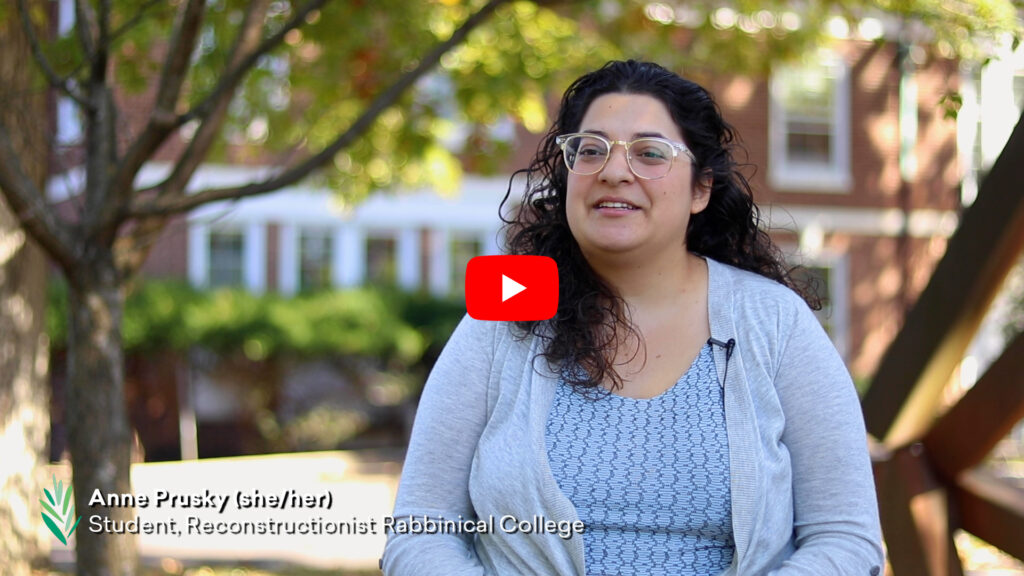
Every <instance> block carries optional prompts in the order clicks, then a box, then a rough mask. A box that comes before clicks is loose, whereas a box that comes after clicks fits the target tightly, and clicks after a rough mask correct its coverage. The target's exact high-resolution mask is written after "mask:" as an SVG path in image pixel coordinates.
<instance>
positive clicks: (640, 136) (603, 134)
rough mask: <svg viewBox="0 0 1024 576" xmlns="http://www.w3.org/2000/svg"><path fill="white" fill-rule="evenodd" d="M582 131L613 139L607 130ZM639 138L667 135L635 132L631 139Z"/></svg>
mask: <svg viewBox="0 0 1024 576" xmlns="http://www.w3.org/2000/svg"><path fill="white" fill-rule="evenodd" d="M581 133H583V134H596V135H598V136H604V137H605V138H608V139H609V140H610V139H611V136H609V135H608V133H607V132H605V131H604V130H581ZM637 138H666V136H665V135H664V134H662V133H661V132H634V133H633V136H632V137H631V138H630V139H631V140H636V139H637Z"/></svg>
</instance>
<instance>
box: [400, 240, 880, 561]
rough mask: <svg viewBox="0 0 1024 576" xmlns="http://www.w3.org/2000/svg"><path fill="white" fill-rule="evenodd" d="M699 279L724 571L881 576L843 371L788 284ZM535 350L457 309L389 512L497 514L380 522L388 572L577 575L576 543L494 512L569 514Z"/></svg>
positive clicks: (725, 274) (527, 516)
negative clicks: (443, 522) (722, 426)
mask: <svg viewBox="0 0 1024 576" xmlns="http://www.w3.org/2000/svg"><path fill="white" fill-rule="evenodd" d="M708 274H709V282H708V283H709V287H708V311H709V316H710V323H711V335H712V338H713V339H714V340H715V341H717V342H719V343H721V345H719V346H716V347H715V363H716V366H717V369H718V377H719V380H720V382H721V383H722V385H723V386H724V389H725V410H726V425H727V433H728V439H729V454H730V470H731V474H732V476H731V492H732V494H731V496H732V511H733V531H734V537H735V541H736V555H735V557H734V561H733V565H732V567H730V569H729V570H727V571H726V572H725V573H724V574H725V575H726V576H760V575H775V576H784V575H786V576H788V575H793V576H795V575H807V576H829V575H856V576H875V575H877V574H879V573H880V572H881V566H882V562H883V557H882V549H881V534H880V528H879V522H878V509H877V503H876V499H875V490H874V483H873V480H872V474H871V465H870V462H869V459H868V452H867V443H866V435H865V431H864V423H863V419H862V416H861V411H860V403H859V401H858V398H857V395H856V392H855V390H854V387H853V384H852V382H851V381H850V376H849V373H848V372H847V370H846V367H845V366H844V364H843V362H842V360H841V359H840V357H839V355H838V354H837V353H836V351H835V348H833V346H832V344H831V342H830V341H829V340H828V337H827V335H826V334H825V333H824V331H823V330H822V328H821V326H820V325H819V323H818V322H817V320H816V319H815V317H814V315H813V314H812V313H811V311H810V309H809V308H808V307H807V306H806V304H804V302H803V301H802V300H801V299H800V298H799V297H798V296H797V295H796V294H794V293H793V292H792V291H790V290H789V289H787V288H785V287H783V286H782V285H780V284H778V283H776V282H773V281H771V280H768V279H765V278H763V277H761V276H758V275H756V274H752V273H749V272H744V271H741V270H738V269H736V268H732V267H730V266H726V265H724V264H720V263H717V262H715V261H712V260H710V259H709V260H708ZM540 346H541V342H540V341H539V339H537V338H532V337H527V338H522V337H517V336H516V333H515V331H514V330H513V329H512V328H511V327H510V326H509V325H507V324H504V323H499V322H482V321H476V320H472V319H470V318H468V317H467V318H465V319H463V321H462V323H461V324H460V325H459V327H458V328H457V329H456V331H455V333H454V334H453V335H452V337H451V339H450V340H449V342H448V344H447V346H446V347H445V349H444V352H443V353H442V354H441V357H440V358H439V359H438V362H437V364H436V365H435V367H434V370H433V372H432V373H431V375H430V377H429V379H428V380H427V384H426V386H425V388H424V391H423V396H422V399H421V401H420V405H419V409H418V412H417V415H416V422H415V425H414V426H413V433H412V439H411V441H410V444H409V450H408V454H407V456H406V460H405V466H404V470H403V473H402V479H401V483H400V485H399V489H398V496H397V499H396V502H395V512H394V516H395V518H402V517H409V516H412V517H414V518H416V519H423V518H424V517H431V518H437V517H443V518H444V519H447V520H460V519H474V518H481V519H489V518H492V517H493V518H495V519H496V522H498V525H497V526H496V529H495V530H494V531H493V532H489V533H488V532H485V533H477V534H474V533H471V532H470V531H469V530H457V529H456V530H449V531H448V532H446V533H440V534H422V533H407V534H395V533H392V534H390V535H389V537H388V542H387V545H386V548H385V552H384V558H383V568H384V573H385V574H389V575H403V576H404V575H414V574H415V575H429V574H437V575H443V576H454V575H461V574H465V575H470V574H472V575H484V574H492V575H493V574H497V575H503V576H504V575H513V574H541V575H551V574H565V575H583V574H585V568H584V565H583V539H582V538H580V537H572V538H568V539H566V538H562V537H560V536H559V535H558V534H556V533H545V534H529V535H526V534H522V533H512V532H511V531H505V530H502V529H501V526H500V518H501V517H503V516H506V515H511V516H514V517H515V518H516V519H518V520H531V519H533V518H534V517H535V516H536V517H539V518H540V519H541V520H548V521H554V522H559V521H563V522H564V521H575V520H578V517H577V515H576V512H575V510H574V508H573V505H572V503H571V502H570V501H569V500H568V499H567V498H566V497H565V496H564V495H563V493H562V491H561V490H560V489H559V487H558V485H557V483H556V482H555V480H554V478H553V477H552V475H551V470H550V468H549V465H548V457H547V451H546V449H545V443H544V427H545V422H546V420H547V417H548V412H549V409H550V406H551V403H552V400H553V397H554V390H555V386H556V384H557V381H558V379H557V375H556V374H555V373H553V372H552V371H551V369H550V368H549V367H548V366H547V364H546V362H544V361H543V360H541V359H538V358H537V353H538V351H539V349H540ZM727 356H728V358H727ZM680 489H682V490H685V489H686V487H685V486H681V487H680Z"/></svg>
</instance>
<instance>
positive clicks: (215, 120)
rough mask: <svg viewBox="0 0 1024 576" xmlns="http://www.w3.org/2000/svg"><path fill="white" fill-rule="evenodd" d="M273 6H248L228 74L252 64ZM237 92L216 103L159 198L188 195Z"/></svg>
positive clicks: (258, 1) (265, 1) (261, 1)
mask: <svg viewBox="0 0 1024 576" xmlns="http://www.w3.org/2000/svg"><path fill="white" fill-rule="evenodd" d="M270 2H271V0H251V1H250V2H249V3H248V9H247V10H246V12H245V16H244V17H243V18H242V23H241V25H240V26H239V30H238V36H237V37H236V38H235V43H234V45H233V46H232V47H231V52H230V54H229V56H228V64H227V67H228V70H233V69H237V68H238V67H239V63H240V62H243V61H247V60H249V56H250V55H251V54H252V53H253V52H254V51H255V50H257V49H258V48H259V46H260V45H261V43H260V36H261V34H262V31H263V22H264V20H265V19H266V13H267V10H268V8H269V6H270ZM234 88H235V87H231V89H229V90H226V91H225V92H224V93H223V94H222V96H221V98H220V99H219V100H217V101H216V102H215V103H214V106H213V108H211V109H210V110H209V111H208V112H207V114H206V116H205V118H203V121H202V123H201V124H200V125H199V127H198V128H197V129H196V132H195V134H194V135H193V136H192V140H191V141H190V142H189V144H188V146H187V147H186V148H185V151H184V152H183V153H182V155H181V157H180V158H179V159H178V162H177V163H176V164H175V166H174V169H173V170H172V171H171V174H170V175H169V176H168V177H167V179H166V180H164V182H162V183H161V184H160V190H159V191H158V196H159V195H169V196H173V195H177V194H181V193H183V192H184V190H185V186H186V184H188V181H189V180H190V179H191V178H192V175H193V174H194V173H195V171H196V169H197V168H198V167H199V165H200V164H201V163H202V161H203V159H204V158H206V155H207V153H208V152H209V150H210V146H211V145H212V144H213V141H214V139H215V138H216V136H217V134H218V133H219V132H220V128H221V126H222V125H223V124H224V119H225V118H226V117H227V112H228V105H229V104H230V103H231V97H232V96H233V94H234V92H235V90H234Z"/></svg>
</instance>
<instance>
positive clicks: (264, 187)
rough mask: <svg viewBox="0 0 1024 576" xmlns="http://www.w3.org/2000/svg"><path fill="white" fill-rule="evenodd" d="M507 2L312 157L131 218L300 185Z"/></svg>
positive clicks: (169, 200)
mask: <svg viewBox="0 0 1024 576" xmlns="http://www.w3.org/2000/svg"><path fill="white" fill-rule="evenodd" d="M508 1H509V0H491V1H490V2H488V3H487V4H486V5H485V6H484V7H482V8H481V9H480V10H479V11H477V12H476V13H475V14H473V15H472V16H470V17H469V18H467V19H466V21H465V22H463V23H462V25H461V26H459V28H458V29H457V30H455V32H453V33H452V35H451V37H450V38H448V39H447V40H445V41H444V42H442V43H440V44H438V45H437V46H435V47H434V49H433V50H431V51H430V53H428V54H427V55H426V56H425V57H424V58H423V59H422V60H420V62H419V63H418V64H417V65H416V67H415V68H414V69H412V70H410V71H409V72H406V73H405V74H403V75H402V76H401V77H400V78H399V79H398V80H397V81H395V83H394V84H392V85H391V86H390V87H388V89H387V90H385V91H384V92H382V93H380V94H379V95H378V96H377V97H376V98H374V100H373V101H372V102H371V103H370V105H369V106H368V107H367V109H366V111H365V112H363V114H362V115H361V116H360V117H359V118H358V119H357V120H356V121H355V122H354V123H353V124H352V125H351V126H349V128H348V130H346V131H345V132H344V133H342V134H340V135H339V136H338V137H337V138H336V139H335V140H334V141H333V142H331V143H330V144H329V145H328V146H327V147H325V148H324V149H323V150H321V151H320V152H318V153H317V154H316V155H314V156H312V157H310V158H308V159H306V160H305V161H303V162H301V163H299V164H298V165H296V166H294V167H292V168H288V169H285V170H284V171H282V172H280V173H279V174H277V175H275V176H272V177H271V178H269V179H267V180H264V181H262V182H254V183H251V184H246V185H243V186H234V187H229V188H214V189H208V190H203V191H200V192H197V193H195V194H191V195H186V194H184V193H183V192H181V193H176V194H174V195H170V196H158V197H157V198H155V199H153V200H150V201H147V202H140V203H139V204H138V205H136V206H134V207H133V209H132V214H134V215H138V216H149V215H168V214H175V213H180V212H187V211H189V210H192V209H193V208H196V207H197V206H200V205H202V204H206V203H209V202H216V201H219V200H234V199H238V198H245V197H248V196H255V195H257V194H265V193H267V192H273V191H275V190H278V189H280V188H283V187H285V186H289V185H292V184H295V183H297V182H299V181H301V180H302V179H304V178H305V177H306V176H308V175H309V174H310V172H312V171H313V170H314V169H316V168H319V167H321V166H323V165H324V164H326V163H328V162H330V161H331V159H332V158H334V155H335V154H337V153H338V151H340V150H342V149H344V148H345V147H347V146H349V145H351V144H352V143H353V142H355V140H356V139H358V138H359V137H360V136H362V135H363V134H364V133H365V132H366V131H367V130H369V128H370V127H371V126H372V125H373V123H374V122H375V121H376V120H377V118H378V117H379V116H380V115H381V113H383V112H384V111H385V110H387V109H388V108H390V107H391V106H392V105H393V104H394V103H395V102H397V101H398V99H399V98H400V97H401V96H402V94H404V93H405V91H406V90H408V89H409V88H410V87H412V85H413V84H415V83H416V81H417V80H419V79H420V78H421V77H422V76H423V75H425V74H426V73H427V72H428V71H429V70H431V69H432V68H433V67H434V66H436V65H437V63H438V62H439V61H440V60H441V56H443V55H444V54H445V53H446V52H448V51H449V50H451V49H452V48H454V47H455V46H458V45H459V44H460V43H462V42H463V41H464V40H465V39H466V37H467V36H468V35H469V33H470V32H471V31H472V30H473V29H474V28H476V27H477V26H479V25H480V24H482V23H483V22H485V21H486V20H487V19H488V18H489V17H490V16H491V15H492V14H493V13H494V11H495V10H496V9H497V8H498V7H499V6H501V5H502V4H505V3H506V2H508ZM162 186H164V184H160V185H158V186H157V187H156V188H157V189H159V188H161V187H162Z"/></svg>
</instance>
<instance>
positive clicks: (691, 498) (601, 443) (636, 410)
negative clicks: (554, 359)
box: [546, 345, 735, 576]
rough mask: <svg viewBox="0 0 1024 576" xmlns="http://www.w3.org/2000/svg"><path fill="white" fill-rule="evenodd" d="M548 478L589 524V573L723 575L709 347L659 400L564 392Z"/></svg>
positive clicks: (729, 550) (725, 466) (552, 429)
mask: <svg viewBox="0 0 1024 576" xmlns="http://www.w3.org/2000/svg"><path fill="white" fill-rule="evenodd" d="M546 440H547V450H548V459H549V461H550V463H551V471H552V473H553V474H554V477H555V480H556V481H557V482H558V485H559V487H560V488H561V489H562V492H564V493H565V495H566V496H567V497H568V498H569V500H570V501H571V502H572V503H573V505H574V506H575V507H576V511H577V513H578V514H579V517H580V519H581V520H582V521H583V522H584V523H585V524H586V532H584V534H583V549H584V561H585V565H586V573H587V574H588V576H589V575H598V574H617V575H623V576H625V575H628V574H643V575H657V574H672V575H679V576H685V575H700V576H708V575H709V574H717V573H718V572H720V571H722V570H724V569H726V568H727V567H728V566H729V564H730V562H732V558H733V553H734V552H735V544H734V542H733V534H732V507H731V500H730V496H729V442H728V437H727V436H726V429H725V408H724V403H723V392H722V388H721V386H720V385H719V383H718V378H717V377H716V376H715V362H714V356H713V354H712V351H711V346H710V345H705V346H704V348H703V349H701V351H700V354H698V355H697V358H696V359H695V360H694V362H693V365H692V366H690V368H689V370H687V372H686V374H684V375H683V376H682V377H681V378H680V379H679V381H678V382H676V384H675V385H674V386H673V387H672V388H670V389H668V390H667V391H665V392H664V393H662V394H661V395H659V396H656V397H654V398H650V399H633V398H626V397H623V396H618V395H614V394H610V395H606V396H602V397H600V398H599V399H596V400H595V399H593V398H587V397H584V396H583V395H582V394H579V393H576V392H573V390H572V388H571V387H570V386H569V385H568V384H566V383H565V382H564V381H563V382H561V384H560V385H559V386H558V390H557V391H556V393H555V400H554V402H553V404H552V406H551V412H550V414H549V416H548V421H547V428H546Z"/></svg>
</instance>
